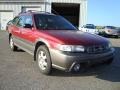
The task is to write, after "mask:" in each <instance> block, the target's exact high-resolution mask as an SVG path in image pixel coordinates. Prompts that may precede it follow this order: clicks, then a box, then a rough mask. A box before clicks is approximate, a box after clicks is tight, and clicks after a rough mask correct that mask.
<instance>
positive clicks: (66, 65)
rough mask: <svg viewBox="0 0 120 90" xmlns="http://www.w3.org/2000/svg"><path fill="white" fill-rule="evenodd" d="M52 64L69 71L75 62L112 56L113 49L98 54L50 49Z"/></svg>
mask: <svg viewBox="0 0 120 90" xmlns="http://www.w3.org/2000/svg"><path fill="white" fill-rule="evenodd" d="M50 54H51V59H52V66H53V67H55V68H58V69H61V70H64V71H70V69H71V68H72V66H73V64H75V63H79V64H80V63H98V62H103V61H106V60H109V59H112V58H114V49H113V48H111V50H109V51H108V52H105V53H100V54H86V53H65V52H60V51H56V50H50Z"/></svg>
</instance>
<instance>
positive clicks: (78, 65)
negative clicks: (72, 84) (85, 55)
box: [73, 64, 80, 72]
mask: <svg viewBox="0 0 120 90" xmlns="http://www.w3.org/2000/svg"><path fill="white" fill-rule="evenodd" d="M73 70H74V71H75V72H77V71H79V70H80V64H75V65H74V67H73Z"/></svg>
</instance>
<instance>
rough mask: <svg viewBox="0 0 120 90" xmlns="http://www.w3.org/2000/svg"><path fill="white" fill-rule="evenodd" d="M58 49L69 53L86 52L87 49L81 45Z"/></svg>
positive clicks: (59, 46)
mask: <svg viewBox="0 0 120 90" xmlns="http://www.w3.org/2000/svg"><path fill="white" fill-rule="evenodd" d="M57 48H58V49H59V50H60V51H67V52H84V51H85V48H84V46H81V45H58V46H57Z"/></svg>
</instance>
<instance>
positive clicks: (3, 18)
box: [0, 12, 13, 30]
mask: <svg viewBox="0 0 120 90" xmlns="http://www.w3.org/2000/svg"><path fill="white" fill-rule="evenodd" d="M12 19H13V12H0V29H1V30H5V29H6V24H7V22H8V21H10V20H12Z"/></svg>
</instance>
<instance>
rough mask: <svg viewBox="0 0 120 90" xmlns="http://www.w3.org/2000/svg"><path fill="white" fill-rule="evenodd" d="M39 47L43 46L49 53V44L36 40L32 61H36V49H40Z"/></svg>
mask: <svg viewBox="0 0 120 90" xmlns="http://www.w3.org/2000/svg"><path fill="white" fill-rule="evenodd" d="M41 45H45V46H46V48H47V49H48V51H49V44H48V43H47V42H45V41H42V40H38V41H37V42H36V43H35V49H34V61H36V52H37V49H38V47H40V46H41Z"/></svg>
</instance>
